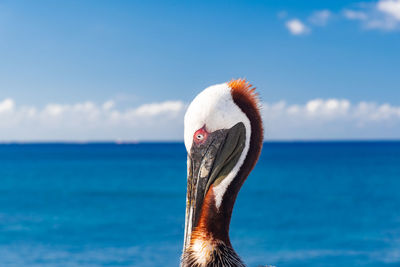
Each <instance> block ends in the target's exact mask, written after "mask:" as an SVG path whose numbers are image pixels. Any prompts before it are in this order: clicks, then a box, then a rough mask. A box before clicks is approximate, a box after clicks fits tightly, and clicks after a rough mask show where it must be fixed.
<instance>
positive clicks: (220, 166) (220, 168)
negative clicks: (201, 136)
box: [183, 123, 246, 251]
mask: <svg viewBox="0 0 400 267" xmlns="http://www.w3.org/2000/svg"><path fill="white" fill-rule="evenodd" d="M245 140H246V129H245V127H244V124H243V123H238V124H236V125H235V126H233V127H232V128H230V129H223V130H218V131H215V132H213V133H209V135H208V138H207V140H206V141H205V142H204V143H202V144H195V143H193V145H192V148H191V150H190V153H189V154H188V166H187V167H188V176H187V198H186V219H185V238H184V245H183V249H184V251H185V250H186V249H187V248H188V246H189V245H190V239H191V234H192V231H193V229H194V228H195V227H196V226H197V225H198V222H199V219H200V214H201V209H202V206H203V202H204V197H205V196H206V194H207V192H208V190H209V188H210V186H211V185H212V184H214V185H215V186H216V185H218V184H219V183H220V182H221V181H222V180H223V179H224V178H225V177H226V176H227V175H228V174H229V173H230V172H231V170H232V169H233V167H234V166H235V165H236V163H237V162H238V160H239V158H240V155H241V154H242V151H243V149H244V146H245Z"/></svg>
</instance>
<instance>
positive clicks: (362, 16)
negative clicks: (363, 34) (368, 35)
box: [343, 9, 368, 20]
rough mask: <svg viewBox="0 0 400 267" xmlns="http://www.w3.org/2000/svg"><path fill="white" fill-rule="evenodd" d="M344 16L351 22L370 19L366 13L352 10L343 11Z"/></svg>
mask: <svg viewBox="0 0 400 267" xmlns="http://www.w3.org/2000/svg"><path fill="white" fill-rule="evenodd" d="M343 16H344V17H345V18H347V19H350V20H366V19H367V18H368V16H367V14H366V13H365V12H362V11H354V10H350V9H345V10H343Z"/></svg>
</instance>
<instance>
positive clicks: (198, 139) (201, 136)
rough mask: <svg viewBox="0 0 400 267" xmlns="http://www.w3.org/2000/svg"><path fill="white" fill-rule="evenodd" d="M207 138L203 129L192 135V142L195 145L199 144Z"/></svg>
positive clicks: (206, 133)
mask: <svg viewBox="0 0 400 267" xmlns="http://www.w3.org/2000/svg"><path fill="white" fill-rule="evenodd" d="M207 136H208V132H207V131H206V130H205V128H204V127H203V128H201V129H199V130H197V131H196V132H195V133H194V135H193V140H194V142H195V143H197V144H201V143H203V142H204V141H205V140H206V139H207Z"/></svg>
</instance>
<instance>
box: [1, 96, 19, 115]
mask: <svg viewBox="0 0 400 267" xmlns="http://www.w3.org/2000/svg"><path fill="white" fill-rule="evenodd" d="M14 106H15V103H14V100H12V99H11V98H7V99H4V100H3V101H2V102H0V113H5V112H10V111H12V110H13V109H14Z"/></svg>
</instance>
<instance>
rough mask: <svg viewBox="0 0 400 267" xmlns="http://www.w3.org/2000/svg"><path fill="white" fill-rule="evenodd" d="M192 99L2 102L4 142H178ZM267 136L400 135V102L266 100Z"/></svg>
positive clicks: (0, 126)
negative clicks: (129, 104)
mask: <svg viewBox="0 0 400 267" xmlns="http://www.w3.org/2000/svg"><path fill="white" fill-rule="evenodd" d="M186 107H187V103H184V102H183V101H179V100H175V101H164V102H159V103H148V104H143V105H140V106H138V107H135V108H127V109H120V108H118V105H117V104H116V103H115V102H114V101H112V100H109V101H105V102H104V103H101V104H96V103H93V102H91V101H86V102H81V103H75V104H58V103H49V104H47V105H45V106H43V107H35V106H19V105H17V103H16V102H15V101H14V100H13V99H11V98H7V99H4V100H2V101H0V141H3V142H8V141H99V140H102V141H103V140H110V141H115V140H123V141H137V140H177V141H181V140H182V138H183V116H184V113H185V110H186ZM262 116H263V119H264V124H265V125H264V127H265V136H266V139H270V140H281V139H283V140H287V139H288V140H293V139H386V138H390V139H399V138H400V106H394V105H390V104H388V103H383V104H378V103H374V102H359V103H355V104H352V103H351V102H350V101H349V100H346V99H313V100H310V101H308V102H306V103H303V104H288V103H286V102H285V101H280V102H277V103H267V102H264V103H262Z"/></svg>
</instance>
